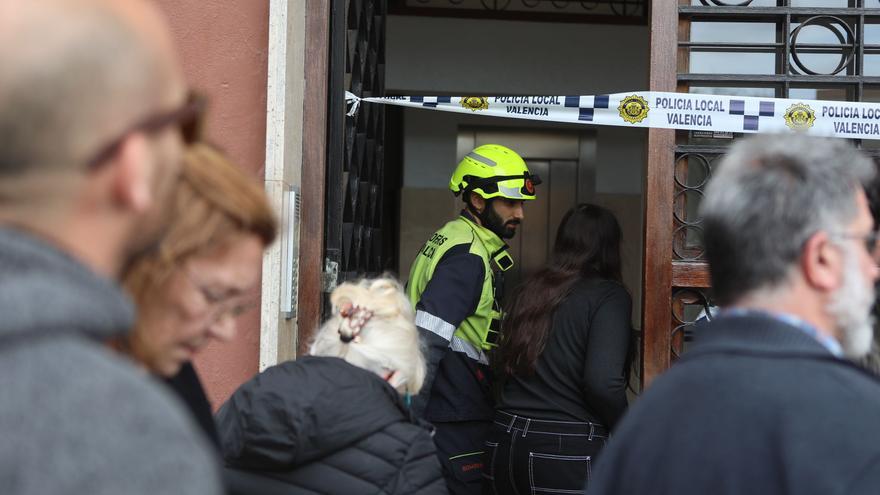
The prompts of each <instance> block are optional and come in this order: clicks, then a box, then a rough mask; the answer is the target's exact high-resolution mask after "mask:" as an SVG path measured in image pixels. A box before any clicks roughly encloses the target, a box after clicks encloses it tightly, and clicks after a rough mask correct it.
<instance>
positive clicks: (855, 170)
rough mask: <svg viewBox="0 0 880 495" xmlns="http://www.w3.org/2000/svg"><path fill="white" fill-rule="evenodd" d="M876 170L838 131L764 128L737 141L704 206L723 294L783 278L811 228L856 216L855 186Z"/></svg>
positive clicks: (831, 226)
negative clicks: (822, 133)
mask: <svg viewBox="0 0 880 495" xmlns="http://www.w3.org/2000/svg"><path fill="white" fill-rule="evenodd" d="M874 175H875V167H874V163H873V162H872V160H871V159H870V158H868V157H867V156H865V155H864V154H863V153H861V152H860V151H859V150H857V149H855V147H853V146H852V144H850V143H849V142H847V141H844V140H840V139H836V140H834V139H826V138H816V137H809V136H804V135H758V136H752V137H746V138H743V139H741V140H739V141H738V142H737V143H735V144H734V145H733V146H731V148H730V150H729V152H728V153H727V155H726V156H725V157H724V158H723V159H722V160H721V163H720V164H719V166H718V167H717V170H715V171H714V172H713V177H712V179H711V180H710V182H709V184H708V186H707V187H706V191H705V198H704V199H703V201H702V204H701V205H700V209H699V212H700V216H701V217H702V222H703V229H704V242H705V247H706V257H707V259H708V261H709V266H710V272H711V275H712V287H713V291H714V294H715V297H716V300H717V302H718V303H719V304H722V305H728V304H731V303H733V302H735V301H737V300H738V299H740V298H742V297H743V296H745V295H747V294H749V293H751V292H754V291H757V290H772V289H774V288H777V287H778V286H780V285H781V284H783V283H784V282H785V281H786V280H787V278H788V275H789V273H790V271H791V269H792V267H793V266H794V265H795V264H796V263H797V261H798V259H799V258H800V255H801V251H802V249H803V247H804V244H805V243H806V241H807V240H808V239H809V238H810V236H812V235H813V234H815V233H816V232H819V231H826V232H831V233H834V232H839V231H841V230H842V229H843V228H844V227H845V226H846V225H848V224H849V223H850V222H852V221H853V220H854V218H855V216H856V213H857V203H856V191H857V190H859V188H863V187H865V185H867V184H868V183H869V182H870V181H871V180H873V179H874Z"/></svg>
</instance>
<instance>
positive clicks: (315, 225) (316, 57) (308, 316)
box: [297, 0, 331, 355]
mask: <svg viewBox="0 0 880 495" xmlns="http://www.w3.org/2000/svg"><path fill="white" fill-rule="evenodd" d="M330 3H331V2H330V0H313V1H312V0H310V1H309V3H308V8H307V9H306V33H305V91H304V97H303V101H302V102H301V104H302V105H303V133H302V139H303V143H302V223H301V224H300V252H299V293H298V299H297V314H298V318H297V334H298V338H297V341H298V342H297V354H298V355H302V354H303V353H305V352H306V350H307V349H306V346H307V343H308V341H309V340H310V338H311V336H312V334H313V333H314V331H315V329H317V328H318V325H320V323H321V300H322V287H323V283H322V274H323V268H324V228H325V225H324V213H325V207H326V192H325V191H326V188H327V182H326V181H327V177H326V176H327V112H328V101H329V98H328V97H329V95H328V74H329V73H330V72H329V71H330V68H329V62H330Z"/></svg>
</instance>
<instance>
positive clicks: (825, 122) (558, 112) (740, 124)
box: [345, 91, 880, 139]
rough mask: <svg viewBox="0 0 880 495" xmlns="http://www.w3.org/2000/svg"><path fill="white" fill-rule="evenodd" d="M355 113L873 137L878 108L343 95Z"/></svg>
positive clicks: (671, 99) (694, 98)
mask: <svg viewBox="0 0 880 495" xmlns="http://www.w3.org/2000/svg"><path fill="white" fill-rule="evenodd" d="M345 99H346V102H347V103H349V104H351V107H350V109H349V112H348V115H350V116H351V115H355V114H356V113H357V111H358V107H359V105H360V103H361V102H369V103H380V104H386V105H399V106H404V107H414V108H426V109H432V110H442V111H446V112H458V113H467V114H480V115H488V116H494V117H508V118H516V119H529V120H542V121H549V122H570V123H576V124H593V125H614V126H624V127H650V128H661V129H681V130H692V131H707V132H709V133H755V132H793V131H797V132H803V133H806V134H810V135H816V136H828V137H838V138H851V139H880V103H859V102H846V101H827V100H795V99H785V98H758V97H751V96H721V95H705V94H689V93H664V92H658V91H645V92H630V93H615V94H608V95H596V96H387V97H370V98H359V97H357V96H355V95H354V94H352V93H349V92H346V93H345Z"/></svg>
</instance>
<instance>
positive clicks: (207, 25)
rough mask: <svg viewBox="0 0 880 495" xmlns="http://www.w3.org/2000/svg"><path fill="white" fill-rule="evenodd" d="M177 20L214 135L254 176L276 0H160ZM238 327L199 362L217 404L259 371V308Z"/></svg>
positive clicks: (258, 173)
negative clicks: (271, 4) (272, 8)
mask: <svg viewBox="0 0 880 495" xmlns="http://www.w3.org/2000/svg"><path fill="white" fill-rule="evenodd" d="M157 3H159V5H160V6H161V7H162V9H163V10H164V11H165V13H166V15H167V16H168V18H169V21H170V23H171V28H172V31H173V32H174V37H175V38H176V42H177V46H178V52H179V53H180V54H181V58H182V62H183V65H184V68H185V70H186V75H187V78H188V80H189V82H190V84H191V85H192V86H193V87H194V88H196V89H198V90H200V91H203V92H205V93H207V95H208V97H209V98H210V108H209V116H208V123H207V136H208V139H209V140H210V141H212V142H214V143H216V144H218V145H220V146H221V147H223V148H224V149H225V150H226V151H227V152H228V153H229V155H230V156H231V157H232V158H233V160H234V161H235V163H238V164H239V165H241V166H242V167H243V168H245V169H247V170H248V172H251V173H252V174H253V176H254V177H255V178H260V179H261V178H262V175H263V174H262V168H263V163H264V159H265V147H266V60H267V47H268V36H269V35H268V33H269V0H248V1H246V2H229V1H220V0H199V1H188V2H181V1H176V0H157ZM238 323H239V333H238V335H237V336H236V338H235V339H234V340H233V341H231V342H228V343H223V344H212V345H210V346H209V347H208V348H207V349H205V350H204V351H202V352H201V353H200V354H199V355H198V357H197V358H196V368H197V369H198V371H199V374H200V375H201V377H202V380H203V382H204V383H205V388H206V389H207V392H208V397H209V398H210V399H211V402H212V404H213V405H214V407H217V406H219V405H220V404H221V403H222V402H223V401H225V400H226V398H227V397H228V396H229V395H230V394H231V393H232V392H233V391H234V390H235V389H236V388H237V387H238V385H239V384H241V383H242V382H243V381H245V380H247V379H248V378H250V377H251V376H252V375H253V374H254V373H256V372H257V367H258V359H259V354H260V311H259V307H258V306H257V307H255V308H254V309H253V310H252V311H250V312H248V313H247V314H245V315H242V317H241V319H240V320H239V322H238Z"/></svg>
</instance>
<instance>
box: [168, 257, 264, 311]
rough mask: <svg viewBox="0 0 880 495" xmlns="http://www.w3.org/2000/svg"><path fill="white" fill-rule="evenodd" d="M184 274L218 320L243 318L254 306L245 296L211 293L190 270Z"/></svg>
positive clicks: (184, 271)
mask: <svg viewBox="0 0 880 495" xmlns="http://www.w3.org/2000/svg"><path fill="white" fill-rule="evenodd" d="M183 273H184V274H185V275H186V279H187V280H188V281H189V283H190V285H192V286H193V287H194V288H195V289H196V290H197V291H198V292H199V294H200V296H201V298H202V300H203V301H204V302H205V304H206V305H208V306H210V307H211V311H212V313H213V316H214V318H215V319H216V320H222V319H223V318H225V317H227V316H231V317H233V318H235V317H238V316H241V315H242V314H243V313H245V312H247V311H248V310H249V309H251V308H252V307H253V306H254V301H251V300H249V299H246V298H245V297H244V296H239V295H220V294H217V293H215V292H213V291H211V290H210V289H208V288H207V287H205V285H204V284H202V283H200V282H199V281H198V280H196V278H195V277H194V276H193V275H192V273H190V271H189V270H186V269H184V270H183Z"/></svg>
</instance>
